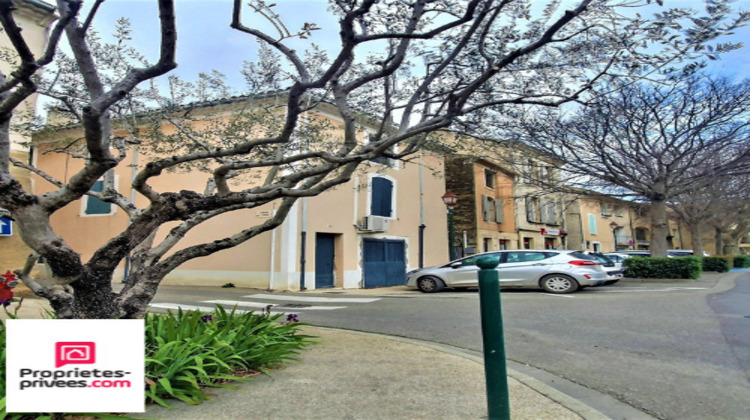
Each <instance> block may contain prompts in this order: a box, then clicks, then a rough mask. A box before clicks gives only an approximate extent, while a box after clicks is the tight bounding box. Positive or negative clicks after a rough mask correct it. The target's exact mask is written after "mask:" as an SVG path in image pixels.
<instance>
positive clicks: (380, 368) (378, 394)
mask: <svg viewBox="0 0 750 420" xmlns="http://www.w3.org/2000/svg"><path fill="white" fill-rule="evenodd" d="M46 307H47V305H46V302H45V301H43V300H40V299H29V298H27V299H25V300H24V302H23V305H22V307H21V310H19V312H18V315H19V318H40V317H41V316H42V314H43V313H44V309H45V308H46ZM0 312H2V311H0ZM2 317H3V318H5V315H4V314H3V315H2ZM304 332H305V333H306V334H310V335H315V336H317V337H320V339H319V341H320V344H316V345H312V346H310V348H309V349H308V350H306V351H304V352H302V353H301V354H300V355H299V360H298V361H294V362H290V363H287V364H286V365H285V366H284V367H282V368H280V369H276V370H273V371H272V372H271V375H270V376H266V375H264V376H260V377H256V378H253V379H252V380H250V381H248V382H244V383H238V384H237V386H238V388H237V389H222V388H216V389H214V390H211V395H212V400H211V401H207V402H205V403H203V404H200V405H196V406H193V405H187V404H184V403H182V402H180V401H171V400H170V403H171V404H173V405H174V407H175V408H174V409H168V408H163V407H160V406H157V405H151V406H149V407H148V409H147V411H146V413H140V414H132V416H133V417H136V418H151V419H180V420H189V419H196V420H199V419H200V420H204V419H211V418H221V419H481V418H486V417H487V402H486V395H485V385H484V380H485V379H484V366H483V365H482V364H481V362H480V361H478V360H472V358H471V357H468V356H461V355H458V354H454V353H452V352H449V351H444V350H441V349H437V348H434V347H435V346H430V345H420V344H417V343H415V342H411V341H409V340H406V339H399V338H395V337H385V336H380V335H375V334H366V333H358V332H350V331H342V330H333V329H327V328H319V327H305V329H304ZM474 359H476V358H474ZM508 381H509V394H510V404H511V410H512V416H513V419H514V420H516V419H555V420H558V419H559V420H567V419H581V418H585V419H604V418H606V417H605V416H603V415H601V414H600V413H599V412H597V411H595V410H593V409H591V408H590V407H588V406H586V405H585V404H583V403H581V402H579V401H577V400H575V399H573V398H570V397H568V396H567V395H564V394H562V393H560V392H559V391H556V390H554V389H552V388H550V387H548V386H546V385H544V384H542V383H541V382H538V381H536V380H534V379H532V378H530V377H527V376H525V375H523V374H521V373H520V372H515V371H509V378H508Z"/></svg>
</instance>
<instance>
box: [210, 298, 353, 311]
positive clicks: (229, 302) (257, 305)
mask: <svg viewBox="0 0 750 420" xmlns="http://www.w3.org/2000/svg"><path fill="white" fill-rule="evenodd" d="M203 302H204V303H218V304H219V305H229V306H247V307H250V308H261V309H265V308H266V307H268V306H270V307H271V310H273V309H274V308H276V307H283V306H284V305H279V304H269V303H263V302H245V301H241V300H204V301H203ZM344 308H346V306H307V307H304V308H284V310H286V311H292V312H293V311H329V310H333V309H344Z"/></svg>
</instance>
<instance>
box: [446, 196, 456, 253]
mask: <svg viewBox="0 0 750 420" xmlns="http://www.w3.org/2000/svg"><path fill="white" fill-rule="evenodd" d="M454 235H455V230H454V229H453V206H449V207H448V255H449V256H450V260H451V261H453V260H455V259H456V247H455V243H456V241H455V240H454Z"/></svg>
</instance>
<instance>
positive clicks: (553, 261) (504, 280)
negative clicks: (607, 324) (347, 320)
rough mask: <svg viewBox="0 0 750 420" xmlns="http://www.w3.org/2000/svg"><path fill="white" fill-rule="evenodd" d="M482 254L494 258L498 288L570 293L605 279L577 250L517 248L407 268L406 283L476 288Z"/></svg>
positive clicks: (425, 287)
mask: <svg viewBox="0 0 750 420" xmlns="http://www.w3.org/2000/svg"><path fill="white" fill-rule="evenodd" d="M485 256H489V257H492V258H497V261H498V262H499V264H498V266H497V271H498V272H499V275H500V285H501V286H502V287H525V288H534V289H543V290H545V291H546V292H549V293H572V292H575V291H576V290H578V289H580V288H582V287H587V286H600V285H602V284H604V283H605V282H606V281H607V273H606V272H605V271H604V269H603V268H602V265H601V264H600V263H599V262H598V261H596V260H595V259H593V257H590V256H588V255H586V254H584V253H582V252H580V251H568V250H557V249H517V250H508V251H494V252H485V253H482V254H476V255H472V256H470V257H466V258H461V259H458V260H456V261H451V262H450V263H448V264H445V265H441V266H436V267H428V268H422V269H419V270H414V271H410V272H409V273H407V274H406V286H408V287H412V288H416V289H419V290H421V291H422V292H425V293H433V292H439V291H441V290H443V289H444V288H446V287H477V285H478V282H479V280H478V273H479V268H478V267H477V266H476V261H477V260H478V259H479V258H481V257H485Z"/></svg>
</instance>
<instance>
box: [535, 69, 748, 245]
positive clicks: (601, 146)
mask: <svg viewBox="0 0 750 420" xmlns="http://www.w3.org/2000/svg"><path fill="white" fill-rule="evenodd" d="M749 115H750V81H748V80H746V81H743V82H740V83H736V84H735V83H731V82H730V81H728V80H726V79H709V78H705V77H702V76H700V75H691V76H688V77H685V78H681V79H679V80H678V81H677V82H675V83H663V84H655V83H638V84H635V85H631V86H626V87H624V88H622V89H620V90H618V91H616V92H614V93H611V94H609V95H604V96H601V97H599V98H597V99H596V100H595V101H593V102H592V103H590V104H589V106H587V107H585V108H583V109H581V110H580V112H578V113H577V114H575V115H574V116H572V117H564V116H561V114H560V113H547V114H546V115H544V116H541V117H538V118H537V119H536V120H534V121H532V122H530V123H529V124H527V126H526V129H527V130H528V131H527V133H528V134H527V135H525V136H524V138H523V140H524V141H526V142H527V143H528V144H531V145H533V146H534V147H535V148H538V149H539V150H541V151H543V152H546V153H550V154H554V155H556V156H557V157H558V158H560V159H561V160H562V161H564V163H565V164H564V166H563V170H564V171H566V172H567V174H568V175H569V177H568V178H567V179H568V182H571V181H572V180H574V179H575V180H576V181H577V183H578V184H579V185H581V186H584V187H588V188H589V189H595V190H600V191H603V192H612V194H613V195H625V194H630V195H632V196H634V197H636V198H641V199H645V200H646V201H648V202H649V203H650V204H651V205H650V207H651V211H650V214H651V226H652V240H651V246H652V253H653V254H654V255H662V256H664V255H666V249H667V235H668V234H669V229H668V225H667V203H668V202H669V201H670V200H676V199H677V197H681V196H683V195H684V194H689V193H693V192H696V191H701V190H702V189H705V188H711V187H710V183H712V182H714V181H716V180H717V179H722V178H723V179H727V178H731V177H733V176H739V175H746V174H747V173H748V171H749V170H750V142H749V141H748V140H749V139H750V138H749V137H748V136H749V135H750V119H748V116H749Z"/></svg>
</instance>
